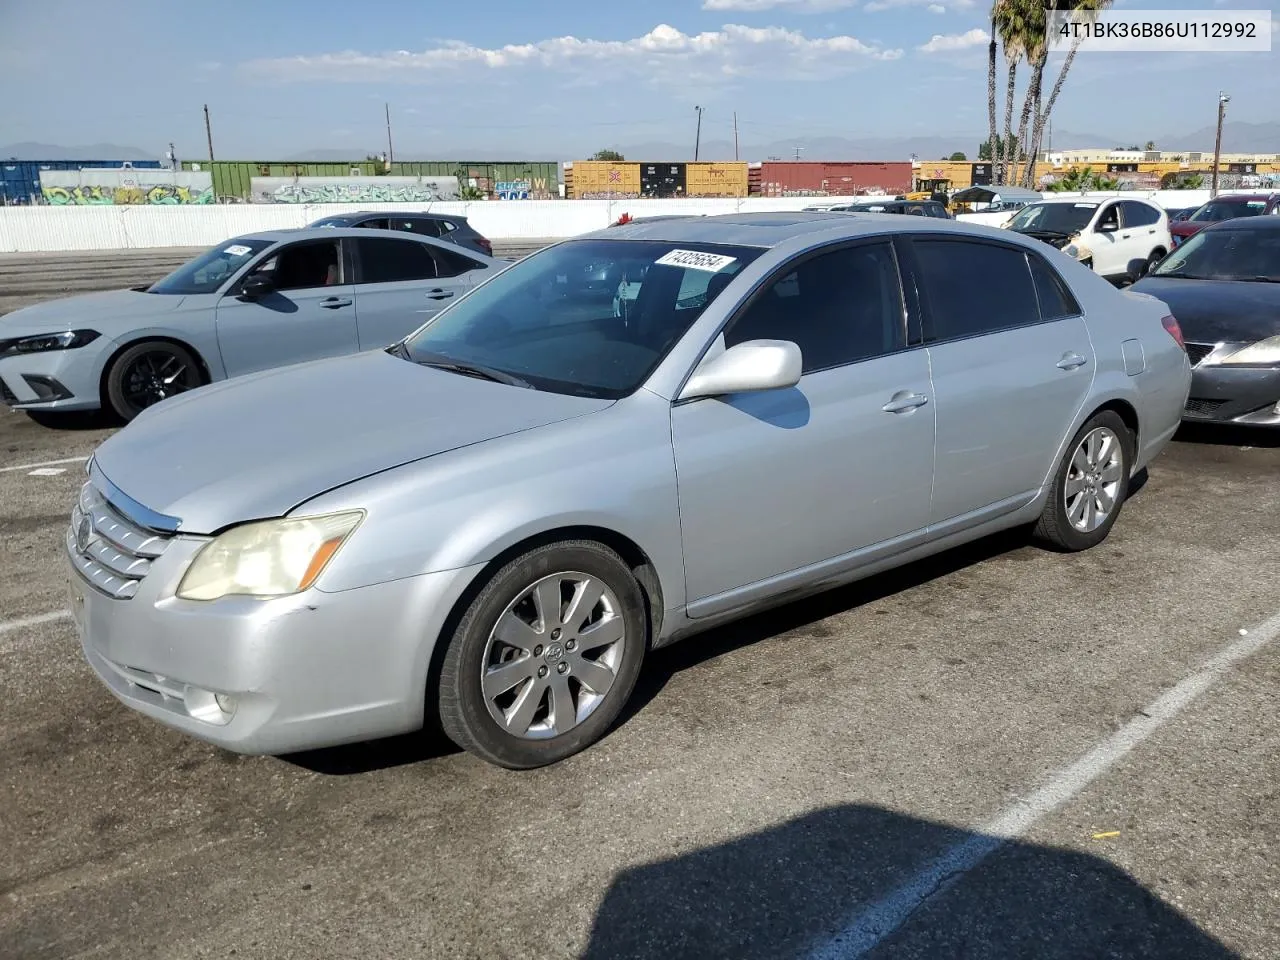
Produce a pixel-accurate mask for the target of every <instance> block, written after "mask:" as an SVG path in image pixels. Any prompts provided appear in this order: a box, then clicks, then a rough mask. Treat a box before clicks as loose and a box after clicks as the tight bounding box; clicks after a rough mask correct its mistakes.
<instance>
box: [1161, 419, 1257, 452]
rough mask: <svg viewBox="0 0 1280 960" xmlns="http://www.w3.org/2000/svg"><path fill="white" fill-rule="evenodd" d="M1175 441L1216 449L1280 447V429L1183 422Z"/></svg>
mask: <svg viewBox="0 0 1280 960" xmlns="http://www.w3.org/2000/svg"><path fill="white" fill-rule="evenodd" d="M1173 439H1174V440H1175V441H1177V442H1179V443H1195V444H1200V445H1203V446H1215V447H1261V448H1263V449H1274V448H1276V447H1280V427H1240V426H1233V425H1231V424H1216V423H1187V422H1186V421H1183V424H1182V426H1181V427H1179V428H1178V432H1177V433H1176V434H1175V435H1174V437H1173Z"/></svg>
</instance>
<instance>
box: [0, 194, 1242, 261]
mask: <svg viewBox="0 0 1280 960" xmlns="http://www.w3.org/2000/svg"><path fill="white" fill-rule="evenodd" d="M1223 192H1224V193H1227V192H1233V193H1250V192H1256V191H1249V190H1239V191H1223ZM1117 195H1118V196H1125V197H1146V198H1150V199H1153V200H1155V202H1156V203H1159V204H1161V205H1163V206H1166V207H1191V206H1198V205H1199V204H1201V203H1203V202H1204V201H1205V200H1207V199H1208V198H1209V192H1208V191H1207V190H1158V191H1130V192H1126V193H1123V194H1089V198H1090V199H1094V198H1098V197H1104V196H1117ZM1048 196H1059V197H1061V196H1071V194H1048ZM819 199H820V198H816V197H777V198H751V199H744V200H733V199H726V200H710V199H708V200H695V199H687V200H490V201H478V202H473V203H435V204H394V203H383V204H369V205H367V206H365V205H359V207H358V209H361V210H387V211H392V212H401V213H408V212H410V211H414V212H422V211H425V210H433V211H437V212H440V213H460V214H463V215H464V216H466V217H467V218H468V219H469V220H470V221H471V224H472V225H473V226H474V227H475V228H476V229H477V230H479V231H480V232H481V233H482V234H484V235H485V236H487V237H490V238H491V239H494V240H521V239H534V238H548V237H572V236H576V235H577V234H580V233H586V232H587V231H589V230H598V229H600V228H601V227H606V226H608V225H609V224H610V223H612V222H613V221H615V220H617V219H618V217H620V216H621V215H622V214H623V213H629V214H631V216H633V217H643V216H654V215H659V214H672V213H692V214H712V215H714V214H720V213H737V212H740V211H757V212H763V211H770V210H800V209H802V208H803V207H806V206H809V205H811V204H813V203H814V202H815V201H817V200H819ZM851 199H852V198H851ZM350 212H352V205H351V204H323V205H304V204H299V205H295V204H289V203H281V204H269V203H263V204H214V205H207V206H206V205H175V206H146V205H137V206H133V205H129V206H66V207H55V206H31V207H0V251H3V252H9V253H43V252H61V251H75V250H122V249H133V248H144V247H207V246H212V245H213V244H215V243H221V242H222V241H223V240H226V239H227V238H229V237H235V236H239V235H241V234H245V233H253V232H255V231H259V230H278V229H282V228H286V227H301V226H305V225H306V224H308V223H310V222H311V221H313V220H317V219H319V218H320V217H326V216H332V215H334V214H339V213H350Z"/></svg>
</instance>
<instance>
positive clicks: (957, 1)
mask: <svg viewBox="0 0 1280 960" xmlns="http://www.w3.org/2000/svg"><path fill="white" fill-rule="evenodd" d="M977 5H978V3H977V0H946V2H945V3H942V2H939V0H871V2H870V3H868V4H867V5H866V7H865V8H864V9H865V10H866V11H867V12H868V13H879V12H880V11H881V10H896V9H898V8H899V7H928V8H929V9H930V10H932V11H933V12H934V13H945V12H946V11H947V10H972V9H973V8H974V7H976V6H977ZM935 7H942V8H943V9H942V10H934V8H935Z"/></svg>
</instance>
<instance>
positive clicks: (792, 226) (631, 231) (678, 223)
mask: <svg viewBox="0 0 1280 960" xmlns="http://www.w3.org/2000/svg"><path fill="white" fill-rule="evenodd" d="M944 231H945V232H955V233H961V234H967V235H970V236H975V237H990V238H999V239H1002V240H1005V241H1009V242H1015V243H1018V242H1023V238H1022V237H1021V235H1020V234H1016V233H1011V232H1010V231H1008V230H1001V229H999V228H997V227H988V226H984V225H981V224H971V223H963V222H959V221H956V220H942V219H939V218H936V217H929V218H925V217H904V216H902V215H901V214H897V213H862V212H847V213H842V212H826V211H823V212H805V211H799V212H791V211H787V212H782V213H727V214H721V215H720V216H714V217H698V218H693V219H688V220H664V221H661V222H657V223H634V224H631V223H629V224H626V225H625V226H621V227H610V228H607V229H604V230H596V231H594V232H592V233H588V234H584V235H583V236H580V237H575V238H573V240H567V241H563V242H565V243H573V242H574V241H575V240H587V239H600V240H662V241H666V242H669V243H670V242H674V243H680V242H684V243H723V244H731V245H734V246H741V247H763V248H765V249H768V248H772V247H776V246H780V245H782V244H784V243H787V242H788V241H791V240H795V239H797V238H800V237H805V236H812V237H814V238H815V239H817V238H819V237H820V238H822V239H824V240H838V239H841V238H842V237H850V238H852V237H860V236H872V235H876V234H896V233H905V232H919V233H925V232H928V233H937V232H944ZM1032 242H1034V243H1038V242H1039V241H1032ZM1027 245H1030V243H1028V244H1027Z"/></svg>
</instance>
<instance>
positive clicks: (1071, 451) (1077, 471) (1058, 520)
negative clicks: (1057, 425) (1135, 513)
mask: <svg viewBox="0 0 1280 960" xmlns="http://www.w3.org/2000/svg"><path fill="white" fill-rule="evenodd" d="M1132 462H1133V434H1132V433H1130V432H1129V428H1128V426H1126V424H1125V422H1124V421H1123V420H1121V419H1120V416H1119V415H1118V414H1116V413H1114V412H1113V411H1111V410H1103V411H1101V412H1099V413H1096V414H1094V415H1093V416H1092V417H1091V418H1089V421H1088V422H1087V423H1085V425H1084V426H1082V427H1081V428H1080V430H1079V432H1077V433H1076V435H1075V437H1073V438H1072V440H1071V443H1070V445H1069V446H1068V447H1067V451H1066V454H1065V455H1064V456H1063V459H1062V462H1061V463H1060V464H1059V465H1058V469H1057V470H1056V471H1055V472H1054V475H1053V482H1052V483H1051V484H1050V487H1049V496H1048V499H1047V500H1046V501H1045V505H1044V510H1043V511H1042V512H1041V514H1040V520H1039V522H1038V523H1037V524H1036V530H1035V534H1036V538H1037V539H1038V540H1040V541H1041V542H1043V543H1045V544H1046V545H1048V546H1051V547H1054V548H1056V549H1059V550H1064V551H1072V552H1074V551H1078V550H1087V549H1089V548H1090V547H1093V546H1097V545H1098V544H1099V543H1101V542H1102V541H1103V540H1105V539H1106V538H1107V534H1108V533H1110V532H1111V528H1112V527H1113V526H1114V525H1115V522H1116V517H1118V516H1119V515H1120V508H1121V507H1122V506H1123V505H1124V501H1125V498H1126V497H1127V496H1128V494H1129V471H1130V465H1131V464H1132Z"/></svg>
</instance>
